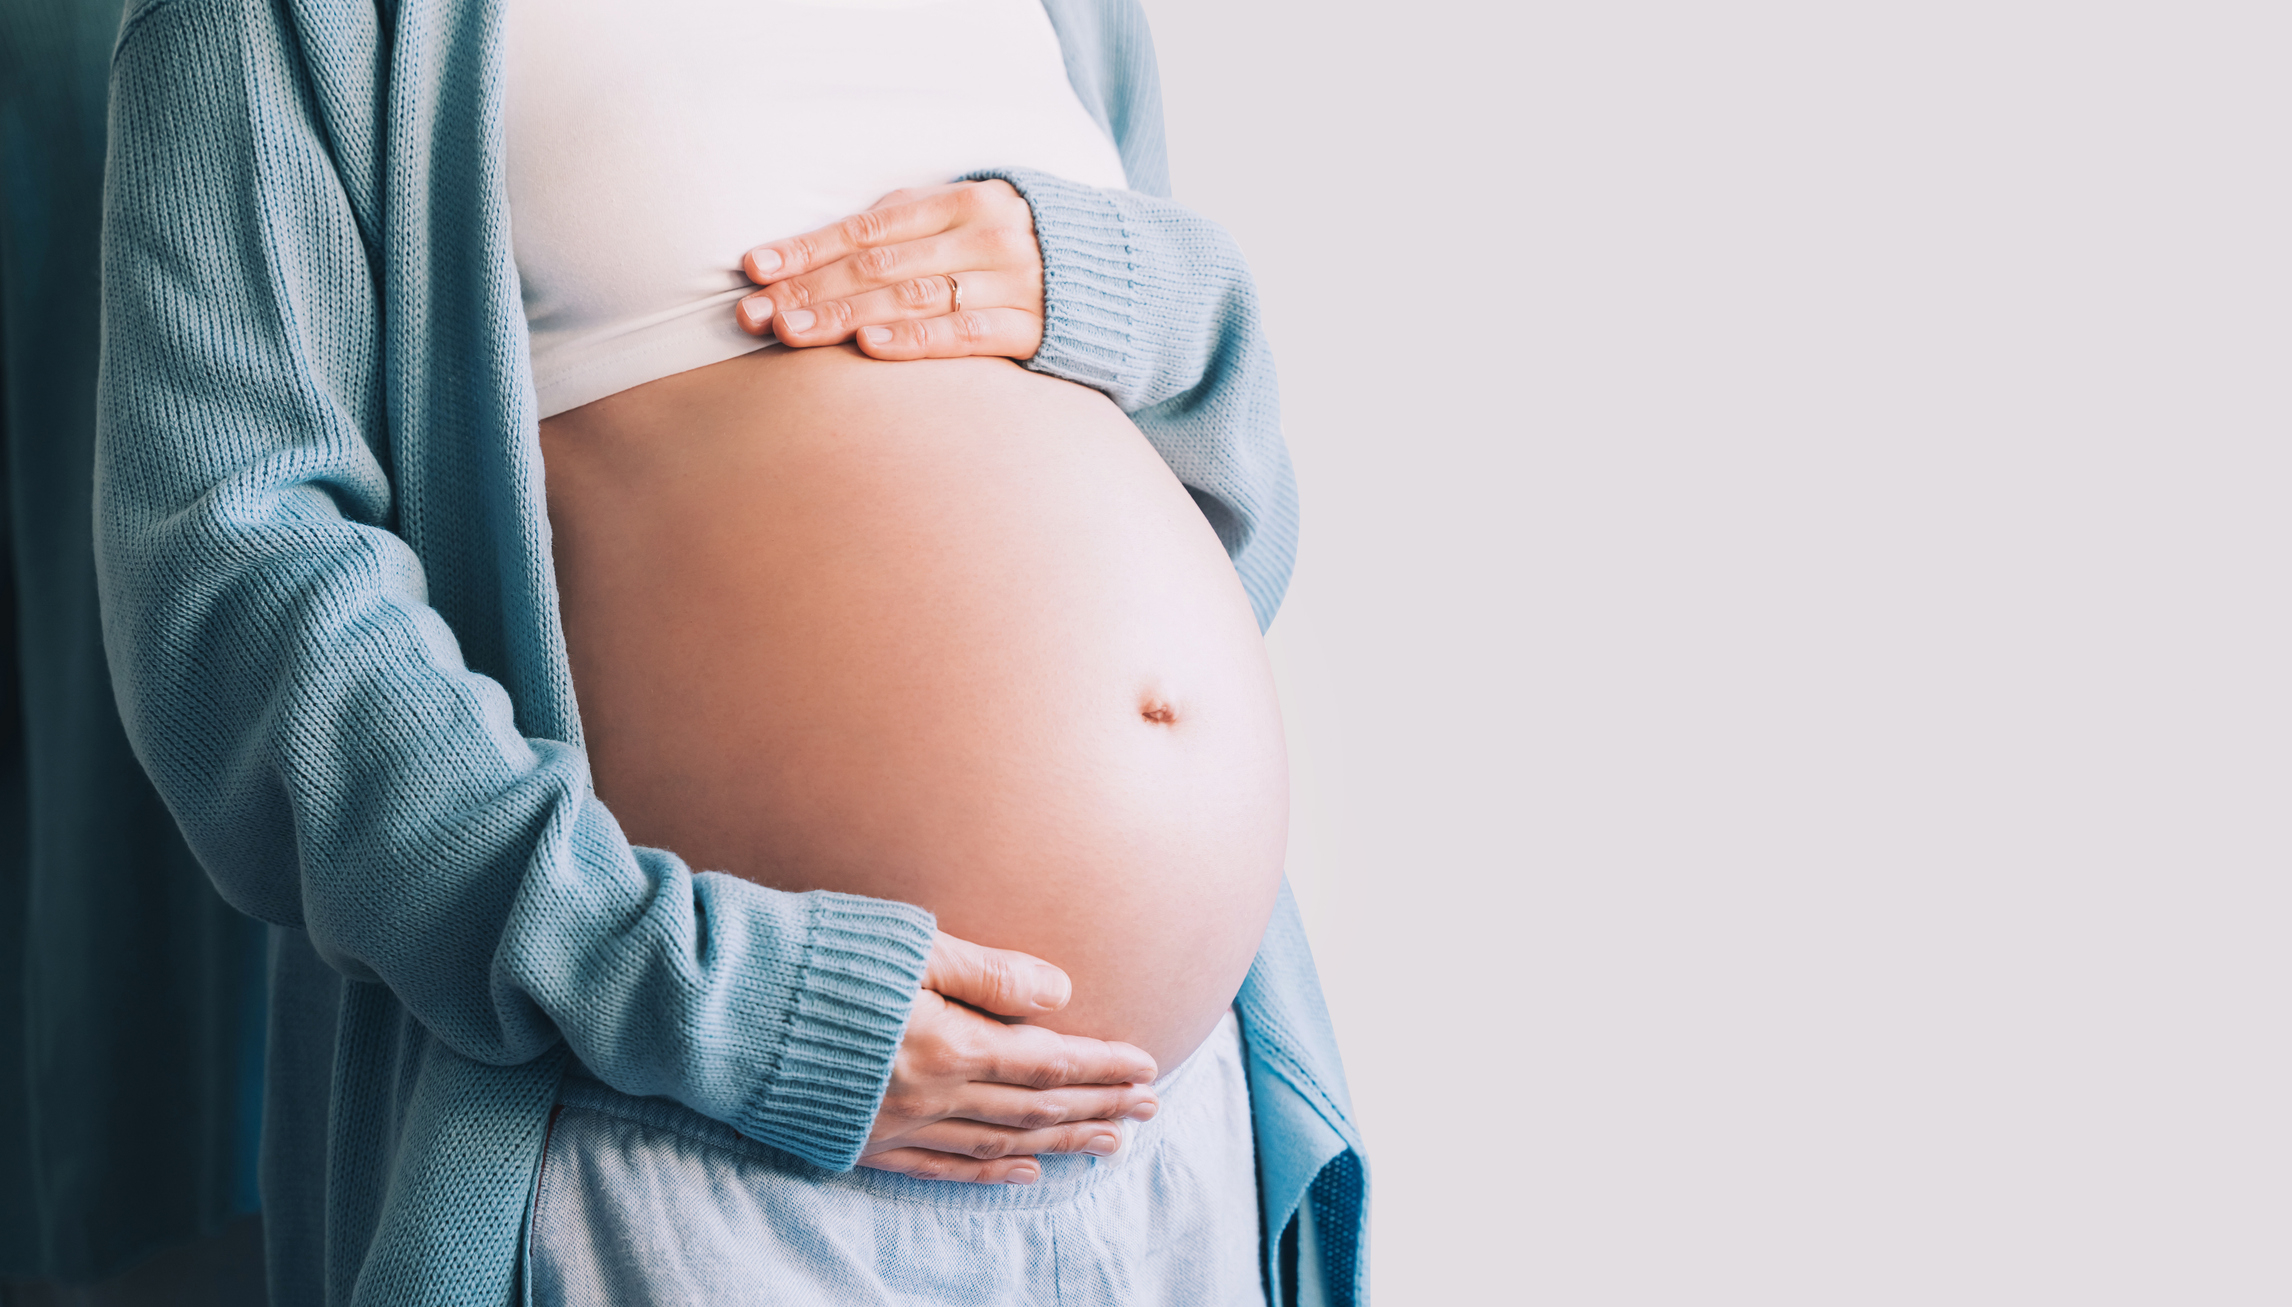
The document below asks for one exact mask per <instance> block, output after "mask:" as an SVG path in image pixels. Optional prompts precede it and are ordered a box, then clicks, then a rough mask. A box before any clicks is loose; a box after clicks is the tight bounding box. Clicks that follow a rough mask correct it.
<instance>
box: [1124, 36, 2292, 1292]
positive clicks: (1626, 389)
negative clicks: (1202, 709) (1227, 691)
mask: <svg viewBox="0 0 2292 1307" xmlns="http://www.w3.org/2000/svg"><path fill="white" fill-rule="evenodd" d="M1146 5H1147V10H1148V13H1149V15H1150V17H1151V19H1152V21H1153V22H1154V24H1155V30H1156V37H1157V41H1158V44H1159V46H1160V51H1161V58H1162V69H1163V78H1164V86H1165V91H1166V96H1167V101H1168V106H1169V119H1170V124H1171V136H1172V162H1173V172H1174V176H1175V181H1176V186H1177V191H1178V195H1179V197H1180V198H1181V199H1183V200H1185V201H1186V202H1188V203H1189V204H1190V205H1192V206H1193V207H1195V208H1197V209H1199V210H1202V211H1204V212H1206V213H1209V214H1211V215H1212V216H1215V217H1217V218H1219V219H1220V220H1222V221H1224V222H1225V223H1226V224H1227V225H1228V226H1229V227H1230V228H1231V229H1232V230H1233V231H1234V232H1235V234H1236V235H1237V236H1238V237H1239V238H1240V240H1241V242H1242V244H1243V246H1244V248H1245V249H1246V250H1247V251H1248V252H1249V254H1250V257H1251V260H1252V262H1253V265H1254V266H1255V268H1256V269H1257V272H1258V275H1259V278H1260V282H1261V285H1262V287H1263V291H1264V297H1265V305H1266V313H1267V316H1268V319H1269V322H1270V326H1271V331H1272V335H1273V340H1274V346H1275V350H1276V355H1277V358H1278V359H1279V362H1280V365H1281V369H1282V377H1283V401H1284V406H1285V415H1286V422H1287V430H1288V436H1289V440H1290V444H1291V447H1292V449H1293V451H1294V454H1295V457H1296V460H1297V465H1298V471H1299V477H1300V481H1301V484H1302V487H1303V493H1304V502H1305V511H1306V518H1305V537H1304V547H1303V554H1302V557H1301V559H1300V562H1299V566H1298V570H1297V578H1296V583H1295V585H1294V587H1293V589H1292V590H1291V592H1290V598H1289V601H1288V604H1287V606H1286V607H1285V609H1284V611H1283V614H1282V616H1281V617H1280V619H1279V621H1278V622H1277V623H1276V625H1275V627H1274V630H1273V635H1272V644H1273V649H1274V654H1275V659H1276V664H1277V667H1278V670H1279V674H1280V677H1281V680H1282V690H1283V696H1284V703H1285V706H1286V709H1287V712H1288V714H1289V722H1290V738H1291V744H1292V753H1293V766H1294V768H1295V806H1294V834H1293V842H1292V855H1291V874H1292V877H1293V879H1294V881H1295V882H1296V885H1297V888H1298V892H1299V895H1300V897H1301V899H1302V900H1303V903H1304V906H1305V910H1306V916H1307V920H1308V923H1309V925H1310V927H1311V929H1312V932H1313V937H1314V944H1315V948H1316V951H1317V953H1318V955H1319V958H1320V961H1321V966H1322V972H1323V976H1324V979H1325V981H1326V983H1327V990H1328V995H1329V1000H1330V1006H1331V1008H1332V1011H1333V1014H1334V1017H1335V1020H1336V1022H1337V1027H1338V1032H1339V1035H1340V1037H1341V1039H1342V1040H1343V1043H1344V1046H1345V1051H1346V1059H1347V1065H1348V1069H1349V1071H1350V1075H1351V1079H1352V1084H1353V1089H1354V1093H1355V1096H1356V1098H1357V1100H1358V1105H1359V1110H1360V1115H1361V1118H1362V1120H1363V1122H1364V1123H1365V1127H1366V1129H1367V1131H1368V1132H1369V1140H1370V1144H1371V1149H1372V1162H1373V1167H1374V1176H1375V1182H1376V1198H1375V1208H1374V1244H1373V1249H1374V1251H1373V1270H1374V1276H1375V1284H1376V1292H1377V1294H1378V1296H1379V1299H1380V1300H1381V1301H1382V1302H1383V1303H1385V1304H1410V1303H1444V1304H1445V1303H1465V1302H1472V1303H1481V1302H1508V1303H1509V1302H1519V1303H1537V1304H1542V1303H1562V1304H1578V1303H1584V1304H1592V1303H1632V1304H1640V1303H1648V1304H1655V1303H1661V1304H1675V1303H1734V1302H1741V1303H1758V1304H1762V1305H1768V1304H1798V1303H1805V1304H1824V1305H1825V1307H1832V1305H1835V1304H1840V1303H1852V1304H1857V1305H1860V1304H1893V1303H1904V1304H1910V1303H1916V1304H1930V1303H1945V1302H1946V1303H1951V1304H1970V1303H1984V1304H1986V1303H1999V1304H2031V1303H2076V1304H2081V1305H2083V1304H2113V1303H2158V1304H2190V1303H2202V1304H2206V1305H2207V1307H2228V1305H2230V1304H2243V1303H2264V1302H2265V1303H2271V1304H2281V1303H2283V1302H2285V1301H2288V1300H2292V1257H2287V1255H2286V1253H2287V1239H2288V1236H2287V1234H2286V1231H2287V1229H2292V1126H2288V1124H2287V1122H2288V1120H2292V1057H2288V1055H2287V1045H2286V1038H2287V1031H2288V1026H2287V1020H2288V1018H2292V1011H2288V1009H2292V1002H2288V1001H2287V1000H2288V997H2292V965H2288V961H2287V958H2288V953H2292V947H2288V937H2292V931H2288V930H2287V926H2288V924H2292V918H2288V916H2287V908H2288V907H2292V889H2288V887H2287V882H2286V872H2287V870H2288V869H2292V858H2288V857H2287V854H2288V852H2292V847H2288V846H2292V839H2288V837H2287V836H2288V832H2287V818H2288V816H2292V812H2288V810H2287V806H2286V795H2287V792H2288V791H2287V784H2286V783H2287V781H2288V780H2292V757H2288V754H2287V742H2288V741H2292V691H2288V688H2287V687H2288V684H2292V683H2288V680H2287V674H2288V673H2292V621H2288V620H2287V609H2286V598H2287V582H2288V581H2292V575H2288V572H2292V568H2288V566H2287V561H2288V560H2292V525H2288V513H2287V507H2288V503H2292V480H2288V477H2287V473H2288V472H2292V450H2288V444H2287V442H2288V439H2292V421H2288V420H2287V419H2288V417H2292V403H2288V394H2292V391H2288V386H2287V382H2288V377H2287V371H2286V359H2287V357H2288V353H2287V350H2288V346H2292V258H2288V255H2287V249H2288V246H2292V202H2288V198H2292V187H2288V185H2287V158H2288V157H2292V156H2288V154H2287V146H2288V145H2292V141H2288V140H2287V137H2288V135H2292V133H2288V131H2287V127H2288V125H2292V102H2288V101H2292V91H2288V88H2292V78H2287V77H2286V75H2285V72H2284V51H2285V50H2286V49H2287V48H2288V46H2287V38H2288V37H2292V21H2287V18H2286V11H2284V10H2282V9H2281V8H2280V7H2273V6H2265V5H2259V4H2218V3H2176V4H2164V3H2147V4H2108V3H2100V4H2096V3H2084V4H2070V3H2052V4H2043V3H2029V2H2027V0H1985V2H1984V3H1979V4H1976V3H1964V2H1959V0H1941V2H1939V3H1935V2H1929V3H1924V4H1918V5H1910V4H1895V5H1885V6H1879V5H1836V4H1815V3H1795V4H1793V3H1773V2H1771V0H1768V2H1758V0H1754V2H1752V3H1743V4H1735V5H1725V6H1715V5H1692V4H1685V3H1668V4H1665V3H1628V2H1627V3H1607V4H1595V5H1584V4H1578V5H1531V6H1525V7H1523V6H1518V5H1510V4H1497V3H1477V4H1464V3H1446V4H1437V3H1436V4H1422V5H1406V6H1404V5H1394V4H1384V5H1368V4H1362V3H1358V2H1349V0H1325V2H1324V3H1318V4H1314V5H1303V4H1282V5H1274V4H1270V3H1266V0H1146Z"/></svg>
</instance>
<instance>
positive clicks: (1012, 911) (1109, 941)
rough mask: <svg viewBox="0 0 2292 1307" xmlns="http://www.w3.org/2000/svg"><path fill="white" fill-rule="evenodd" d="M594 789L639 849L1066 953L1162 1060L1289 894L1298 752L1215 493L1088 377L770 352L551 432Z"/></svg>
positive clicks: (670, 381) (548, 426) (1208, 1008)
mask: <svg viewBox="0 0 2292 1307" xmlns="http://www.w3.org/2000/svg"><path fill="white" fill-rule="evenodd" d="M541 443H542V450H543V453H544V456H545V458H546V462H547V469H548V481H549V515H550V520H551V522H552V524H553V526H554V529H555V533H556V559H557V574H558V582H559V585H560V587H561V590H562V595H563V603H564V620H565V635H566V640H567V644H568V646H569V652H570V654H571V657H572V665H573V678H574V688H575V692H576V694H577V696H578V698H579V701H580V705H581V718H582V726H583V730H584V732H585V734H586V737H587V743H588V750H589V757H590V762H591V765H592V768H593V769H594V777H595V784H596V788H597V794H598V797H600V798H601V799H603V800H604V802H605V803H606V805H607V806H608V807H610V808H611V809H612V811H613V813H614V815H615V816H616V817H617V818H618V819H619V820H620V822H621V824H622V826H623V828H624V829H625V830H626V831H627V833H628V836H629V838H630V839H631V840H632V841H633V842H635V843H638V844H645V845H652V846H656V847H660V848H666V849H670V850H672V851H674V852H676V853H677V854H679V855H681V856H682V857H683V858H685V859H686V861H687V862H689V863H690V864H691V865H692V866H693V868H694V869H695V870H715V871H725V872H730V873H732V874H734V875H738V876H742V877H746V878H748V879H750V880H754V881H757V882H759V883H761V884H765V885H769V886H772V887H774V888H777V889H786V890H813V889H831V890H843V891H847V892H850V893H855V894H868V895H874V896H876V897H880V898H888V899H899V900H903V901H905V902H909V903H916V904H920V905H922V906H924V907H926V908H929V909H930V910H931V911H932V912H934V913H935V914H937V916H938V919H939V926H940V929H942V930H945V931H947V932H949V933H951V934H954V935H958V936H961V937H963V938H965V939H969V940H973V941H975V942H978V943H981V944H987V945H992V946H995V947H999V948H1011V949H1019V950H1023V951H1025V952H1028V953H1032V954H1035V955H1036V956H1038V957H1042V958H1045V959H1048V960H1049V961H1052V962H1055V963H1057V964H1058V965H1059V966H1061V967H1063V968H1065V969H1066V971H1067V972H1068V974H1069V975H1071V976H1072V977H1073V979H1074V999H1073V1002H1072V1003H1071V1004H1070V1005H1069V1006H1068V1007H1067V1009H1066V1010H1064V1011H1062V1012H1060V1013H1057V1014H1055V1015H1053V1016H1051V1017H1049V1018H1047V1019H1044V1020H1043V1021H1042V1024H1044V1025H1048V1026H1051V1027H1052V1028H1054V1029H1058V1030H1062V1031H1066V1032H1069V1033H1073V1034H1086V1035H1094V1036H1097V1037H1100V1038H1104V1039H1120V1040H1126V1041H1128V1042H1131V1043H1134V1044H1137V1045H1138V1046H1140V1047H1141V1048H1144V1049H1145V1050H1146V1051H1147V1052H1148V1053H1150V1054H1152V1055H1153V1056H1154V1057H1155V1059H1156V1060H1157V1061H1158V1062H1159V1063H1160V1064H1161V1065H1162V1067H1163V1068H1164V1069H1168V1068H1169V1067H1172V1066H1174V1065H1176V1064H1177V1062H1178V1061H1180V1060H1182V1059H1183V1058H1184V1056H1185V1055H1186V1054H1187V1053H1189V1052H1191V1051H1192V1050H1193V1049H1194V1048H1195V1046H1197V1045H1198V1044H1199V1043H1200V1042H1201V1041H1202V1040H1203V1039H1204V1038H1206V1037H1207V1036H1208V1034H1209V1032H1210V1030H1211V1028H1212V1027H1213V1026H1215V1024H1216V1023H1217V1020H1218V1017H1219V1015H1220V1014H1221V1013H1222V1012H1223V1011H1224V1010H1225V1008H1226V1007H1227V1005H1228V1004H1229V1003H1230V1002H1231V1001H1232V999H1233V996H1234V993H1235V991H1236V990H1237V989H1238V988H1239V987H1240V985H1241V981H1242V977H1243V976H1244V974H1245V973H1246V972H1247V971H1248V968H1249V963H1250V959H1251V957H1252V955H1253V954H1254V953H1255V952H1256V949H1257V944H1258V940H1259V937H1260V936H1261V935H1262V934H1263V932H1264V929H1265V923H1266V920H1267V918H1268V916H1269V915H1270V913H1271V911H1272V907H1273V902H1274V897H1275V894H1276V891H1277V887H1278V884H1279V881H1280V877H1281V866H1282V855H1283V848H1284V844H1285V841H1286V837H1287V826H1288V779H1287V765H1286V760H1285V756H1284V752H1283V746H1282V734H1281V721H1280V713H1279V709H1278V707H1277V705H1276V702H1275V698H1274V691H1273V683H1272V678H1271V676H1270V674H1269V671H1268V668H1267V663H1266V656H1265V648H1264V643H1263V641H1262V640H1261V639H1260V638H1259V635H1258V630H1257V625H1256V622H1255V621H1254V619H1253V618H1252V616H1251V613H1250V608H1249V604H1248V601H1247V600H1246V598H1245V597H1244V596H1243V594H1242V590H1241V586H1240V583H1239V581H1238V579H1237V578H1236V577H1235V575H1234V571H1233V567H1232V565H1231V564H1230V563H1229V562H1228V561H1227V558H1226V555H1225V551H1224V550H1223V549H1222V548H1221V547H1220V545H1219V543H1218V540H1217V538H1216V536H1215V534H1214V533H1213V532H1212V531H1211V529H1210V526H1209V524H1208V522H1207V521H1206V520H1205V519H1204V518H1203V516H1202V513H1201V511H1200V510H1199V509H1198V508H1197V507H1196V506H1195V504H1194V502H1193V500H1192V498H1191V497H1190V496H1189V495H1188V494H1187V492H1186V490H1185V488H1184V487H1183V486H1181V485H1180V484H1179V483H1178V481H1177V479H1176V478H1175V477H1174V476H1173V475H1172V474H1171V472H1170V470H1169V468H1168V466H1167V465H1165V464H1164V463H1163V462H1162V460H1161V458H1160V457H1159V456H1158V455H1156V454H1155V452H1154V450H1153V449H1152V447H1151V446H1149V445H1148V444H1147V442H1146V439H1145V437H1144V436H1143V435H1141V434H1140V432H1139V430H1138V428H1137V427H1136V426H1134V425H1133V424H1132V423H1131V422H1130V420H1129V419H1128V418H1127V417H1125V416H1124V415H1123V414H1122V412H1121V411H1120V410H1119V409H1117V408H1116V407H1115V406H1114V405H1113V404H1112V403H1111V402H1110V401H1108V400H1107V399H1106V397H1105V396H1103V395H1101V394H1099V393H1098V392H1096V391H1093V390H1088V389H1085V388H1083V387H1080V386H1075V385H1071V384H1069V383H1066V382H1063V381H1059V380H1055V379H1053V378H1050V377H1046V376H1043V375H1040V374H1037V373H1033V372H1028V371H1026V370H1025V369H1023V368H1020V367H1018V366H1017V365H1015V364H1012V363H1010V362H1007V361H1004V360H999V359H948V360H931V361H923V362H897V363H887V362H880V361H877V360H873V359H868V358H866V357H864V356H862V355H861V354H859V353H858V352H857V351H855V350H850V349H846V348H830V349H813V350H785V349H772V350H766V351H763V352H760V353H755V354H749V355H745V356H743V357H740V358H736V359H733V360H730V361H728V362H724V363H719V364H715V365H713V366H710V367H706V368H701V369H698V370H695V371H691V372H685V373H680V374H678V375H675V376H671V377H665V378H662V379H661V380H658V381H654V382H650V383H647V384H645V385H643V386H639V387H636V388H634V389H631V390H627V391H623V392H621V393H620V394H617V395H613V396H610V397H608V398H606V399H602V400H599V401H597V402H596V403H593V404H589V405H586V406H584V407H582V408H579V409H575V410H573V411H571V412H568V413H564V414H560V415H558V416H556V417H553V418H551V419H549V420H548V421H546V422H544V423H542V424H541Z"/></svg>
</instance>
